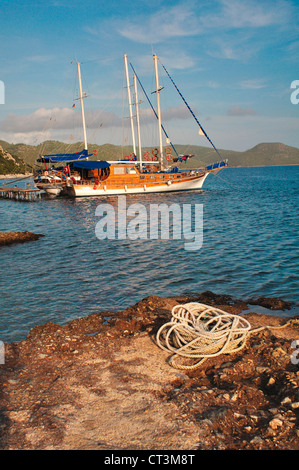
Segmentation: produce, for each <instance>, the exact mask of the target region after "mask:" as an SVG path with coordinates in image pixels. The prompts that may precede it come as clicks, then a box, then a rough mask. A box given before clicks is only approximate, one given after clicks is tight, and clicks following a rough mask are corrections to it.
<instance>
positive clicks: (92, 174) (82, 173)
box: [36, 54, 227, 197]
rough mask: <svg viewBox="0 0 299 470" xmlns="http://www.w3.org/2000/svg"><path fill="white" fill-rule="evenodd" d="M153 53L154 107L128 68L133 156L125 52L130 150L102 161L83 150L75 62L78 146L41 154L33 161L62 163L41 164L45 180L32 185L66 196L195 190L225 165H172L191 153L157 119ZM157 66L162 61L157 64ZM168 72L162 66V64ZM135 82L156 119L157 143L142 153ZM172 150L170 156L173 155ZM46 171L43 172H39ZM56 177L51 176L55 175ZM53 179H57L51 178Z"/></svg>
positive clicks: (155, 62)
mask: <svg viewBox="0 0 299 470" xmlns="http://www.w3.org/2000/svg"><path fill="white" fill-rule="evenodd" d="M153 58H154V66H155V79H156V91H155V94H156V99H157V111H155V109H154V107H153V105H152V104H151V102H150V100H149V98H148V96H147V94H146V92H145V90H144V88H143V87H142V84H141V82H140V80H139V78H138V77H137V75H136V72H135V70H134V67H133V66H132V64H130V65H131V68H132V70H133V72H134V76H133V80H134V92H135V106H136V123H137V137H138V150H139V152H138V159H137V149H136V138H135V129H134V116H133V112H132V106H133V105H132V99H131V92H130V83H129V73H128V61H127V55H126V54H125V55H124V65H125V71H126V79H127V89H128V101H129V110H130V122H131V130H132V141H133V152H132V153H131V154H130V156H125V157H124V159H122V160H119V161H103V160H96V161H93V160H89V157H90V156H92V155H93V154H88V147H87V138H86V126H85V116H84V103H83V98H84V95H83V93H82V84H81V73H80V63H77V67H78V80H79V91H80V102H81V113H82V125H83V135H84V149H83V150H82V151H81V152H78V153H76V154H55V155H44V156H42V157H41V158H40V159H39V160H38V161H40V162H44V164H45V165H46V163H49V162H51V163H55V162H62V161H64V162H66V163H67V165H66V167H64V168H63V169H62V170H61V169H60V170H57V169H56V170H55V169H54V170H51V171H49V170H48V169H46V171H45V172H44V174H43V176H44V177H47V182H45V181H42V182H41V181H38V182H37V183H36V186H37V187H39V188H40V189H44V190H45V191H46V192H47V193H48V194H51V195H56V196H57V195H66V196H70V197H86V196H105V195H120V194H138V193H154V192H170V191H188V190H189V191H190V190H197V189H201V188H202V186H203V184H204V181H205V179H206V178H207V176H208V175H209V173H211V172H212V171H219V170H220V169H222V168H224V167H225V166H227V160H222V161H220V162H219V163H216V164H214V165H210V166H208V167H205V168H196V169H191V170H189V169H188V170H182V169H179V168H178V166H177V162H178V161H184V160H187V159H189V158H191V157H192V155H178V154H177V152H176V150H175V148H174V146H173V144H172V143H171V142H170V140H169V137H168V135H167V133H166V131H165V128H164V126H163V124H162V122H161V106H160V92H161V89H162V88H161V87H160V84H159V75H158V57H157V56H156V55H154V56H153ZM162 66H163V65H162ZM163 68H164V70H165V71H166V73H167V74H168V72H167V70H166V69H165V67H164V66H163ZM168 76H169V78H170V80H171V81H172V83H173V84H174V86H175V88H176V89H177V91H178V92H179V94H180V95H181V97H182V99H183V100H184V102H185V104H186V105H187V107H188V108H189V110H190V112H191V113H192V115H193V117H194V118H195V120H196V122H197V123H198V125H199V127H200V133H202V134H204V135H205V136H206V137H207V138H208V140H209V141H210V142H211V144H212V145H213V147H214V149H215V150H216V152H217V154H218V155H219V156H220V158H222V157H221V155H220V154H219V152H218V150H217V149H216V147H215V146H214V144H213V143H212V141H211V140H210V138H209V137H208V136H207V134H206V132H205V131H204V129H203V128H202V126H201V125H200V123H199V122H198V121H197V119H196V117H195V115H194V114H193V112H192V110H191V108H190V107H189V105H188V104H187V102H186V101H185V99H184V97H183V96H182V94H181V93H180V91H179V90H178V88H177V87H176V85H175V83H174V82H173V80H172V78H171V77H170V75H169V74H168ZM137 81H138V82H139V84H140V86H141V88H142V90H143V92H144V93H145V95H146V97H147V99H148V101H149V103H150V105H151V108H152V110H153V112H154V115H155V117H156V119H157V122H158V133H159V148H154V149H153V150H152V152H149V151H146V152H145V153H144V154H143V155H142V150H141V142H140V123H139V109H138V96H137V93H138V92H137ZM162 132H164V134H165V136H166V143H167V145H166V147H163V138H162V137H163V136H162ZM173 152H175V154H176V155H175V156H173ZM45 173H46V174H45ZM55 178H56V179H55ZM57 178H58V181H57Z"/></svg>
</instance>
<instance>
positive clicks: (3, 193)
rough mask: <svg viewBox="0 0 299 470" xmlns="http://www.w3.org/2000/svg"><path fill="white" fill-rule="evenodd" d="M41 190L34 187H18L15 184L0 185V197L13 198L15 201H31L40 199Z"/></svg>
mask: <svg viewBox="0 0 299 470" xmlns="http://www.w3.org/2000/svg"><path fill="white" fill-rule="evenodd" d="M41 193H42V191H41V190H40V189H37V188H34V189H32V188H31V189H29V188H27V189H26V188H19V187H17V186H14V187H9V186H0V197H1V198H3V199H15V200H16V201H26V202H33V201H36V200H37V199H41Z"/></svg>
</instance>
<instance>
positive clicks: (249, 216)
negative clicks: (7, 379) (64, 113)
mask: <svg viewBox="0 0 299 470" xmlns="http://www.w3.org/2000/svg"><path fill="white" fill-rule="evenodd" d="M298 177H299V166H288V167H264V168H228V169H225V170H224V171H222V172H221V173H219V175H217V176H214V175H212V174H211V175H209V177H208V178H207V180H206V182H205V185H204V189H203V190H202V191H199V192H198V191H196V192H195V191H194V192H184V193H169V194H152V195H149V194H147V195H145V194H144V195H141V196H140V195H133V196H128V197H127V201H126V202H127V206H129V205H131V204H133V203H139V204H140V203H141V204H143V205H144V206H145V208H146V209H148V210H149V206H150V204H160V203H166V204H167V205H171V204H172V203H177V204H179V205H180V207H181V208H182V207H183V204H187V205H188V204H189V205H191V207H195V204H203V244H202V247H201V249H199V250H196V251H187V250H186V249H184V243H185V242H186V240H184V239H183V238H182V239H180V240H173V239H170V240H161V239H157V240H151V239H149V238H148V239H137V240H130V239H125V240H118V239H115V240H99V239H98V238H97V237H96V235H95V228H96V225H97V222H98V221H99V217H97V216H96V215H95V211H96V208H97V206H98V205H99V204H101V203H104V202H105V201H106V202H109V203H110V204H111V205H112V206H113V207H115V206H116V205H117V202H118V198H117V197H108V198H106V199H103V198H80V199H53V200H41V201H39V202H36V203H24V202H17V201H10V200H1V199H0V230H1V231H24V230H28V231H32V232H35V233H42V234H44V235H45V237H43V238H40V239H39V240H38V241H33V242H29V243H26V244H16V245H11V246H7V247H2V248H0V260H1V277H0V292H1V298H0V312H1V313H0V331H1V333H0V339H1V340H2V341H18V340H21V339H24V338H25V337H26V335H27V334H28V332H29V330H30V328H32V327H33V326H35V325H39V324H42V323H45V322H47V321H52V322H56V323H60V324H64V323H66V322H68V321H70V320H72V319H74V318H77V317H81V316H85V315H88V314H91V313H95V312H98V311H102V310H109V311H117V310H119V309H122V308H125V307H127V306H130V305H132V304H134V303H135V302H137V301H139V300H141V299H142V298H144V297H146V296H148V295H151V294H155V295H160V296H170V295H178V294H181V293H183V292H203V291H205V290H211V291H213V292H215V293H221V294H229V295H231V296H233V297H237V298H240V299H244V300H247V299H250V298H257V297H259V296H266V297H267V296H268V297H273V296H276V297H280V298H282V299H284V300H287V301H292V302H295V303H298V301H299V299H298V277H297V276H298V231H299V226H298V225H299V224H298V207H299V201H298V199H299V198H298V195H299V187H298ZM287 314H288V313H287V312H286V315H287Z"/></svg>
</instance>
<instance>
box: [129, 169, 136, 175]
mask: <svg viewBox="0 0 299 470" xmlns="http://www.w3.org/2000/svg"><path fill="white" fill-rule="evenodd" d="M136 174H137V171H136V168H132V167H131V168H127V175H136Z"/></svg>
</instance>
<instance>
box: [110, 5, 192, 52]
mask: <svg viewBox="0 0 299 470" xmlns="http://www.w3.org/2000/svg"><path fill="white" fill-rule="evenodd" d="M117 29H118V33H119V34H120V35H121V36H123V37H125V38H127V39H130V40H132V41H136V42H139V43H144V44H157V43H159V42H162V41H165V40H168V39H171V38H175V37H187V36H194V35H198V34H199V32H200V27H199V22H198V19H197V17H196V15H195V14H194V11H193V10H192V9H191V8H190V7H189V6H188V5H186V4H181V5H176V6H174V7H172V8H169V7H168V8H162V9H161V10H160V11H157V12H156V13H154V14H153V15H151V16H149V17H147V18H141V17H138V18H137V19H136V20H135V21H134V22H132V21H128V22H127V23H125V25H124V23H123V20H122V24H121V26H119V27H118V28H117Z"/></svg>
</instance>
